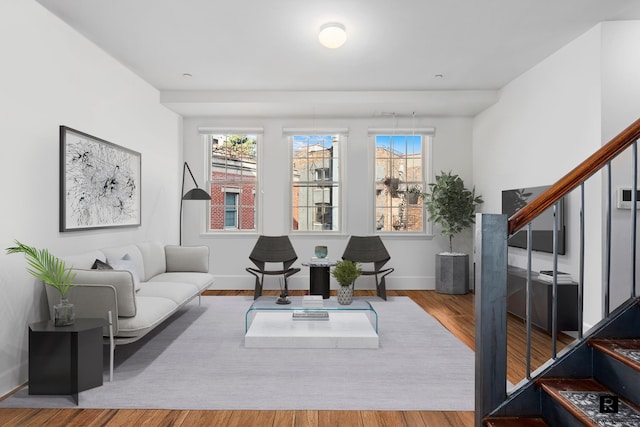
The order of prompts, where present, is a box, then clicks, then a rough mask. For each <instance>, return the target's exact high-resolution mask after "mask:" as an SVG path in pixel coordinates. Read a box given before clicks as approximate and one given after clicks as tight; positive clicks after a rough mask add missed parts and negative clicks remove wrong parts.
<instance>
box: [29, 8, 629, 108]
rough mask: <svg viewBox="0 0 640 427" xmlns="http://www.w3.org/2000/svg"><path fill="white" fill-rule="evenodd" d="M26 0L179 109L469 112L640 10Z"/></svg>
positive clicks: (488, 102)
mask: <svg viewBox="0 0 640 427" xmlns="http://www.w3.org/2000/svg"><path fill="white" fill-rule="evenodd" d="M37 1H38V2H39V3H41V4H42V5H44V6H45V7H46V8H47V9H49V10H50V11H52V12H53V13H54V14H56V15H58V16H59V17H60V18H61V19H62V20H64V21H65V22H67V23H68V24H69V25H70V26H72V27H73V28H75V29H76V30H77V31H79V32H80V33H82V34H83V35H85V36H86V37H87V38H88V39H90V40H92V41H93V42H95V43H96V44H97V45H98V46H100V47H101V48H103V49H104V50H105V51H106V52H108V53H109V54H110V55H112V56H113V57H114V58H116V59H117V60H118V61H120V62H121V63H123V64H124V65H125V66H127V67H128V68H129V69H131V70H132V71H133V72H135V73H136V74H138V75H139V76H141V77H142V78H143V79H144V80H146V81H147V82H149V83H150V84H151V85H153V86H155V87H156V88H158V89H159V90H160V91H161V100H162V102H163V103H164V104H165V105H167V106H169V107H170V108H173V109H174V110H176V111H177V112H179V113H181V114H185V115H208V114H217V115H220V114H221V115H257V116H270V115H280V114H293V115H298V116H305V115H306V116H310V115H325V116H326V115H353V116H370V115H376V114H382V113H383V112H388V111H390V110H395V109H396V108H401V109H404V111H405V112H411V111H412V112H415V113H416V114H417V115H429V114H439V115H450V114H464V115H473V114H476V113H477V112H478V111H481V109H483V108H486V106H487V105H489V104H490V103H491V102H494V101H495V98H496V96H497V95H496V90H497V89H499V88H501V87H502V86H504V85H505V84H506V83H508V82H509V81H511V80H513V79H514V78H515V77H517V76H519V75H520V74H522V73H523V72H525V71H526V70H528V69H529V68H531V67H532V66H533V65H535V64H536V63H538V62H540V61H541V60H543V59H544V58H545V57H547V56H549V55H550V54H552V53H553V52H555V51H557V50H558V49H559V48H561V47H562V46H564V45H565V44H567V43H568V42H569V41H571V40H572V39H574V38H576V37H578V36H579V35H580V34H582V33H584V32H585V31H587V30H588V29H589V28H591V27H593V26H594V25H596V24H597V23H598V22H601V21H607V20H622V19H640V1H638V0H395V1H381V0H227V1H216V0H82V1H78V0H37ZM329 21H338V22H341V23H343V24H344V25H345V26H346V28H347V33H348V39H347V42H346V44H345V45H344V46H343V47H341V48H339V49H334V50H332V49H327V48H325V47H323V46H322V45H320V43H319V42H318V38H317V32H318V29H319V28H320V26H321V25H322V24H323V23H325V22H329ZM184 73H189V74H191V75H192V77H190V78H185V77H183V74H184ZM439 75H441V76H442V77H439ZM329 93H330V94H332V96H328V95H327V94H329ZM336 99H339V102H336Z"/></svg>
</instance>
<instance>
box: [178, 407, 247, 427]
mask: <svg viewBox="0 0 640 427" xmlns="http://www.w3.org/2000/svg"><path fill="white" fill-rule="evenodd" d="M173 412H175V411H173ZM186 412H187V413H186V414H185V417H184V420H183V421H182V423H181V424H176V425H180V426H185V427H187V426H207V427H227V426H228V425H230V421H229V420H230V419H231V417H232V415H233V412H234V411H226V410H225V411H186Z"/></svg>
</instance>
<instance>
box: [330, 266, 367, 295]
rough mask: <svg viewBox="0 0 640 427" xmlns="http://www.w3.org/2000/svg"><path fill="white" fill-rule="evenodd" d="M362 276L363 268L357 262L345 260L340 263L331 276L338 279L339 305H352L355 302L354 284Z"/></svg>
mask: <svg viewBox="0 0 640 427" xmlns="http://www.w3.org/2000/svg"><path fill="white" fill-rule="evenodd" d="M361 274H362V268H361V267H360V264H359V263H357V262H353V261H351V260H348V259H345V260H341V261H338V262H337V263H336V266H335V268H334V269H333V270H332V271H331V275H332V276H333V277H335V278H336V280H337V281H338V283H339V284H340V286H338V292H337V296H338V303H339V304H343V305H348V304H351V302H352V301H353V283H354V282H355V281H356V279H357V278H358V277H359V276H360V275H361Z"/></svg>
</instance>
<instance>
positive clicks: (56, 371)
mask: <svg viewBox="0 0 640 427" xmlns="http://www.w3.org/2000/svg"><path fill="white" fill-rule="evenodd" d="M107 325H108V322H107V320H106V319H76V320H75V322H74V323H73V325H69V326H54V324H53V322H52V321H45V322H38V323H32V324H30V325H29V394H69V395H72V396H73V398H74V400H75V402H76V404H78V393H79V392H81V391H84V390H88V389H90V388H94V387H98V386H101V385H102V370H103V365H102V345H103V339H102V328H103V327H105V326H107Z"/></svg>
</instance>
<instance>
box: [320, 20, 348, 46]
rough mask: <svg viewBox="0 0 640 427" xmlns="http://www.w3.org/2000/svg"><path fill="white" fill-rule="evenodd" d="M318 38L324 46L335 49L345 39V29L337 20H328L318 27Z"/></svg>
mask: <svg viewBox="0 0 640 427" xmlns="http://www.w3.org/2000/svg"><path fill="white" fill-rule="evenodd" d="M318 39H319V40H320V43H321V44H322V45H323V46H324V47H328V48H329V49H336V48H339V47H340V46H342V45H343V44H344V42H346V41H347V31H346V29H345V27H344V25H342V24H340V23H338V22H329V23H327V24H324V25H323V26H322V27H320V33H319V34H318Z"/></svg>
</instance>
